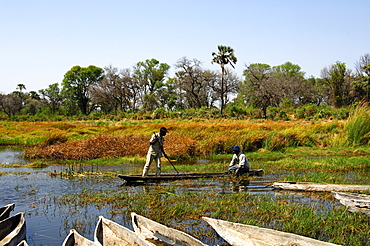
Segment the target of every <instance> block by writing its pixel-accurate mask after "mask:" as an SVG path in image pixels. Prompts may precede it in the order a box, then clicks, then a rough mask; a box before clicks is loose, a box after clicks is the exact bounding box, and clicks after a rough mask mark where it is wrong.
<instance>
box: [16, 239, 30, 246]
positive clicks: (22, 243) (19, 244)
mask: <svg viewBox="0 0 370 246" xmlns="http://www.w3.org/2000/svg"><path fill="white" fill-rule="evenodd" d="M17 246H29V245H28V243H27V242H26V240H22V241H21V242H20V243H18V244H17Z"/></svg>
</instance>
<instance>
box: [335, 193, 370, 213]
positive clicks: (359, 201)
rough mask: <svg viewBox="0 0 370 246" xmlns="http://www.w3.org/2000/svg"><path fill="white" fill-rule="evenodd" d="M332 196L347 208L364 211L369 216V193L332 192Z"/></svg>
mask: <svg viewBox="0 0 370 246" xmlns="http://www.w3.org/2000/svg"><path fill="white" fill-rule="evenodd" d="M333 196H334V197H335V198H336V199H338V200H339V202H340V203H341V204H343V205H344V206H347V207H348V210H349V211H351V212H355V213H358V212H359V213H364V214H366V215H369V216H370V195H365V194H356V193H343V192H333Z"/></svg>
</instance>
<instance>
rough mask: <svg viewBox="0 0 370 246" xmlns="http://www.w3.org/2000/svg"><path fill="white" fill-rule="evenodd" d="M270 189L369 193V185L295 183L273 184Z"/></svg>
mask: <svg viewBox="0 0 370 246" xmlns="http://www.w3.org/2000/svg"><path fill="white" fill-rule="evenodd" d="M272 187H274V188H275V189H282V190H298V191H329V192H331V191H370V185H351V184H321V183H311V182H295V181H283V182H274V184H273V185H272Z"/></svg>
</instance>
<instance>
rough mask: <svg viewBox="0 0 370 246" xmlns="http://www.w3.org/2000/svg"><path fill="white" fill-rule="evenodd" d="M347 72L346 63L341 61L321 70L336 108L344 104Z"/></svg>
mask: <svg viewBox="0 0 370 246" xmlns="http://www.w3.org/2000/svg"><path fill="white" fill-rule="evenodd" d="M347 74H348V73H347V68H346V64H345V63H343V62H339V61H337V62H336V63H335V64H333V65H331V66H329V67H326V68H324V69H322V70H321V76H322V78H323V79H324V80H325V81H326V83H327V84H328V85H329V87H330V90H331V99H332V102H333V106H334V107H336V108H340V107H342V106H343V104H344V85H345V78H346V76H347Z"/></svg>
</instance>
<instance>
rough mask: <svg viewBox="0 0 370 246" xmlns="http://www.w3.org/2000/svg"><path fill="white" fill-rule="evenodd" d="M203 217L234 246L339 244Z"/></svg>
mask: <svg viewBox="0 0 370 246" xmlns="http://www.w3.org/2000/svg"><path fill="white" fill-rule="evenodd" d="M203 219H204V220H205V221H206V222H207V223H208V224H210V225H211V226H212V227H213V229H215V231H216V232H217V233H218V234H219V235H220V236H221V237H222V238H223V239H225V240H226V241H227V242H228V243H229V244H231V245H233V246H245V245H253V246H273V245H282V246H283V245H294V246H303V245H304V246H308V245H315V246H328V245H332V246H334V245H337V244H332V243H327V242H323V241H319V240H316V239H313V238H309V237H304V236H300V235H297V234H292V233H287V232H282V231H277V230H273V229H268V228H262V227H257V226H251V225H245V224H239V223H233V222H229V221H225V220H217V219H212V218H208V217H203Z"/></svg>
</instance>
